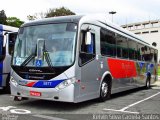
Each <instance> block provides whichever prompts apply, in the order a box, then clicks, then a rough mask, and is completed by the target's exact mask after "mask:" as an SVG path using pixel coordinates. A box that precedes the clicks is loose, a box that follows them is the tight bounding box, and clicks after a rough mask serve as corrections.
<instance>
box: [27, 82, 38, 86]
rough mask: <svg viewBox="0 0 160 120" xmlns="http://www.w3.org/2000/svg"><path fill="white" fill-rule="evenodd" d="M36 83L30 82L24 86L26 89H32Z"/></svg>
mask: <svg viewBox="0 0 160 120" xmlns="http://www.w3.org/2000/svg"><path fill="white" fill-rule="evenodd" d="M35 83H36V82H30V83H28V84H27V85H26V86H28V87H33V85H34V84H35Z"/></svg>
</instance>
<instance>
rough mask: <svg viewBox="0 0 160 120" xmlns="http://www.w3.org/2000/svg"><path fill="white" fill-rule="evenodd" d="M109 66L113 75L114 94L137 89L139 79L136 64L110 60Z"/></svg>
mask: <svg viewBox="0 0 160 120" xmlns="http://www.w3.org/2000/svg"><path fill="white" fill-rule="evenodd" d="M107 64H108V67H109V71H110V73H111V74H112V77H113V80H112V93H117V92H121V91H125V90H129V89H132V88H135V87H136V85H135V80H136V79H137V71H136V63H135V62H134V61H131V60H124V59H117V58H108V59H107Z"/></svg>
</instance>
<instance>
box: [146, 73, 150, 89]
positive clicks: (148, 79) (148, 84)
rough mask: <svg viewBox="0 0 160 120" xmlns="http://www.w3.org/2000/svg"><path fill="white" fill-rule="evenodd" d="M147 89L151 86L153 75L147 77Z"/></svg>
mask: <svg viewBox="0 0 160 120" xmlns="http://www.w3.org/2000/svg"><path fill="white" fill-rule="evenodd" d="M145 87H146V89H149V88H151V77H150V76H148V77H147V79H146V86H145Z"/></svg>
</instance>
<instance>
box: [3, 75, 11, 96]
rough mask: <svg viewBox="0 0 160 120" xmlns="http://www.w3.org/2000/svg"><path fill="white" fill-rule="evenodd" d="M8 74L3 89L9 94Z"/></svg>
mask: <svg viewBox="0 0 160 120" xmlns="http://www.w3.org/2000/svg"><path fill="white" fill-rule="evenodd" d="M9 82H10V74H8V76H7V79H6V86H5V87H4V92H5V93H9V94H10V83H9Z"/></svg>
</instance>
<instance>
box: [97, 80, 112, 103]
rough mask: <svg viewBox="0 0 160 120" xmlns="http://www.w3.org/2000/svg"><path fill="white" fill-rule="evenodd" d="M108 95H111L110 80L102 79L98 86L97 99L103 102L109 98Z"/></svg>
mask: <svg viewBox="0 0 160 120" xmlns="http://www.w3.org/2000/svg"><path fill="white" fill-rule="evenodd" d="M110 95H111V81H110V79H107V80H103V81H102V84H101V88H100V97H99V100H100V101H101V102H104V101H106V100H107V99H109V98H110Z"/></svg>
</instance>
